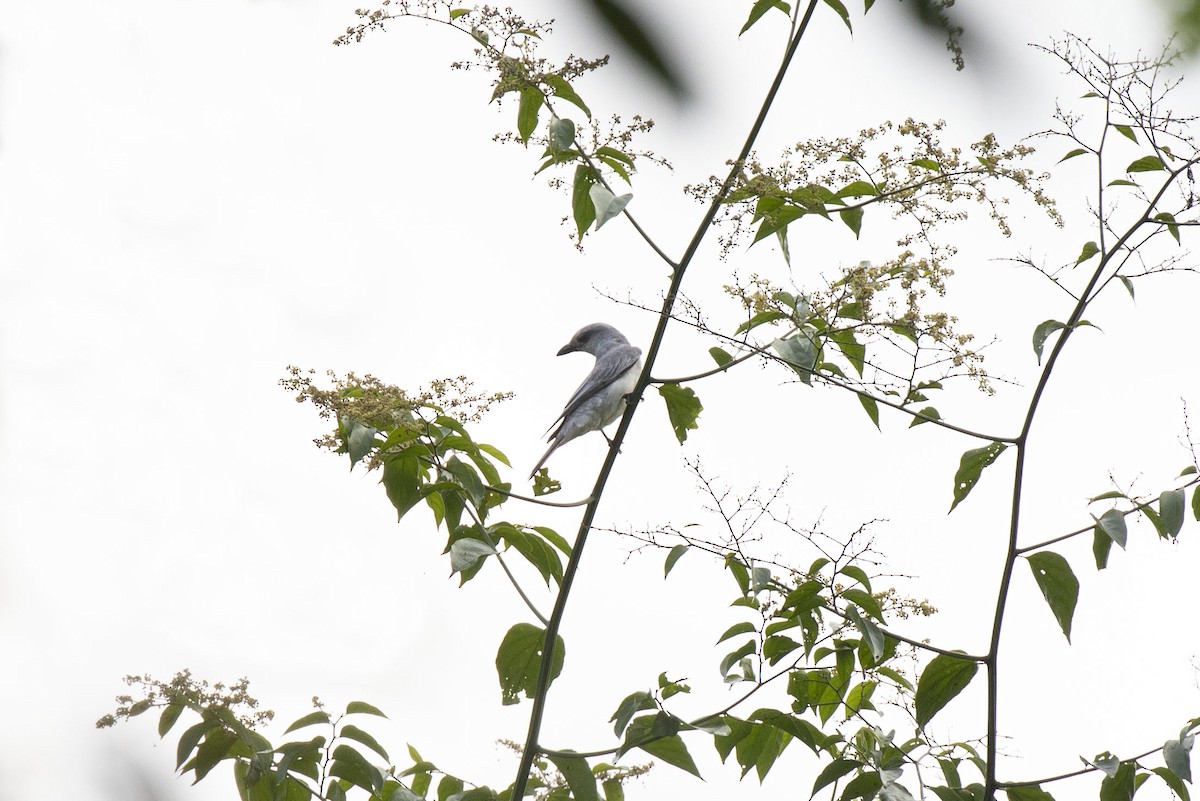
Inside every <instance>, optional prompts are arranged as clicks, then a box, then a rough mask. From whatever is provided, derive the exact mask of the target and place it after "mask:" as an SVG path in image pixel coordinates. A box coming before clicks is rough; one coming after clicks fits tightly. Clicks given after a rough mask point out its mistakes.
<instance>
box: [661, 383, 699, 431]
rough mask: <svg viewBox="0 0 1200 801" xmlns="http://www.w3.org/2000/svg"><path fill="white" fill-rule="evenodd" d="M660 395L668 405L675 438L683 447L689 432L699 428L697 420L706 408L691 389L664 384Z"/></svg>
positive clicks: (668, 414)
mask: <svg viewBox="0 0 1200 801" xmlns="http://www.w3.org/2000/svg"><path fill="white" fill-rule="evenodd" d="M658 394H659V395H661V396H662V399H663V400H664V401H665V402H666V404H667V417H669V418H670V420H671V428H672V429H674V431H675V438H676V439H677V440H679V444H680V445H682V444H683V443H684V442H685V441H686V440H687V436H688V435H687V432H688V431H689V430H694V429H696V428H698V427H699V423H697V422H696V418H697V417H699V416H700V412H702V411H703V410H704V407H703V406H701V405H700V399H699V398H697V397H696V393H695V392H693V391H692V390H691V388H689V387H681V386H679V385H678V384H662V385H661V386H659V388H658Z"/></svg>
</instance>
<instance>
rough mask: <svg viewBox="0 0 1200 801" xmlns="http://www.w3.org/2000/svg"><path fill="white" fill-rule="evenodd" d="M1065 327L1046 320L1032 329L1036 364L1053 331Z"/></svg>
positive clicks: (1039, 360)
mask: <svg viewBox="0 0 1200 801" xmlns="http://www.w3.org/2000/svg"><path fill="white" fill-rule="evenodd" d="M1089 244H1090V243H1089ZM1066 327H1067V326H1066V325H1065V324H1064V323H1060V322H1059V321H1058V320H1046V321H1045V322H1044V323H1042V324H1041V325H1039V326H1038V327H1037V328H1035V329H1033V352H1034V354H1035V355H1036V356H1037V361H1038V364H1041V363H1042V348H1044V347H1045V345H1046V339H1047V338H1048V337H1049V336H1050V335H1051V334H1053V333H1054V332H1055V331H1061V330H1062V329H1064V328H1066Z"/></svg>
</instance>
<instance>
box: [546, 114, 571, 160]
mask: <svg viewBox="0 0 1200 801" xmlns="http://www.w3.org/2000/svg"><path fill="white" fill-rule="evenodd" d="M574 144H575V123H574V122H572V121H571V120H568V119H562V118H559V117H554V118H553V119H551V120H550V152H551V153H552V154H554V155H558V154H560V153H563V152H565V151H567V150H570V149H571V147H572V145H574Z"/></svg>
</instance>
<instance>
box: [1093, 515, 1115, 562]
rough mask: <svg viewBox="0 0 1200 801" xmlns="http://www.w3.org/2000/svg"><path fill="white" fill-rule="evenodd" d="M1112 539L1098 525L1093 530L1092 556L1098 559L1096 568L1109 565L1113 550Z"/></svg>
mask: <svg viewBox="0 0 1200 801" xmlns="http://www.w3.org/2000/svg"><path fill="white" fill-rule="evenodd" d="M1112 544H1113V541H1112V539H1110V538H1109V536H1108V535H1107V534H1105V533H1104V532H1103V531H1101V530H1100V527H1099V526H1097V527H1096V528H1095V529H1093V530H1092V556H1093V557H1094V558H1095V559H1096V569H1097V570H1103V569H1105V568H1106V567H1108V554H1109V552H1110V551H1112Z"/></svg>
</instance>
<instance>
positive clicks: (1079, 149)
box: [1058, 147, 1088, 164]
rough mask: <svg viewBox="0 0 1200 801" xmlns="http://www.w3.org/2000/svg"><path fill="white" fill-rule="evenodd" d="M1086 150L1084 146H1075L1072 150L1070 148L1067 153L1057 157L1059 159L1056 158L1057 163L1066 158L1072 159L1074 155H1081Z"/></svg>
mask: <svg viewBox="0 0 1200 801" xmlns="http://www.w3.org/2000/svg"><path fill="white" fill-rule="evenodd" d="M1087 152H1088V151H1087V150H1085V149H1084V148H1082V147H1077V148H1075V149H1074V150H1072V151H1070V152H1068V153H1067V155H1065V156H1063V157H1062V158H1061V159H1059V160H1058V163H1059V164H1062V163H1063V162H1064V161H1066V160H1067V159H1073V158H1075V157H1076V156H1082V155H1085V154H1086V153H1087Z"/></svg>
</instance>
